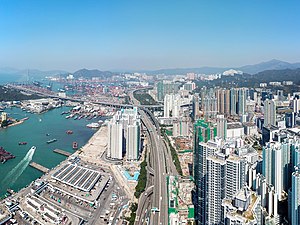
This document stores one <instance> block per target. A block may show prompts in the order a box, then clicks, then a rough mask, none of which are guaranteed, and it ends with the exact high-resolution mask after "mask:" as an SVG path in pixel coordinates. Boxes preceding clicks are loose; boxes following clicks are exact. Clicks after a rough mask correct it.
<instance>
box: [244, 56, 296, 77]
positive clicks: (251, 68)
mask: <svg viewBox="0 0 300 225" xmlns="http://www.w3.org/2000/svg"><path fill="white" fill-rule="evenodd" d="M297 68H300V63H288V62H284V61H280V60H277V59H272V60H270V61H267V62H262V63H258V64H254V65H247V66H242V67H239V70H241V71H243V72H244V73H249V74H256V73H259V72H262V71H266V70H284V69H297Z"/></svg>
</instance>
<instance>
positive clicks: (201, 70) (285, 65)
mask: <svg viewBox="0 0 300 225" xmlns="http://www.w3.org/2000/svg"><path fill="white" fill-rule="evenodd" d="M297 68H300V63H289V62H284V61H280V60H276V59H272V60H270V61H267V62H262V63H258V64H253V65H245V66H241V67H207V66H204V67H198V68H173V69H160V70H139V71H130V72H145V73H147V74H152V75H156V74H165V75H174V74H182V75H183V74H186V73H198V74H214V73H223V72H224V71H226V70H229V69H234V70H240V71H242V72H244V73H247V74H257V73H259V72H262V71H265V70H283V69H297ZM124 72H125V71H124ZM69 73H70V72H67V71H64V70H50V71H41V70H36V69H30V70H18V69H14V68H7V67H6V68H0V76H1V77H3V76H4V75H6V76H8V75H9V76H11V77H19V78H20V79H21V78H22V79H24V77H27V74H29V77H30V78H31V79H41V78H44V77H46V76H54V75H66V74H69ZM72 74H73V75H74V77H87V78H90V77H102V78H105V77H110V76H112V75H114V74H118V72H113V71H101V70H98V69H93V70H89V69H80V70H78V71H75V72H73V73H72Z"/></svg>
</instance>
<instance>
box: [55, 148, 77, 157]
mask: <svg viewBox="0 0 300 225" xmlns="http://www.w3.org/2000/svg"><path fill="white" fill-rule="evenodd" d="M53 152H55V153H58V154H61V155H64V156H67V157H69V156H70V155H72V153H70V152H66V151H64V150H61V149H54V150H53Z"/></svg>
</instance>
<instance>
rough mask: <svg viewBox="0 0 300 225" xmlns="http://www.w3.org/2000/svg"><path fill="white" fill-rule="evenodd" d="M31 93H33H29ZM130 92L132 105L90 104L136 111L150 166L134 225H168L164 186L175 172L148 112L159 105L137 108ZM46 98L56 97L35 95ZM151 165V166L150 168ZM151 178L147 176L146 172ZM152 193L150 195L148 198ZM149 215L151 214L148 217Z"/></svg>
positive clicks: (166, 148) (158, 130) (156, 122)
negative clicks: (146, 140) (144, 133)
mask: <svg viewBox="0 0 300 225" xmlns="http://www.w3.org/2000/svg"><path fill="white" fill-rule="evenodd" d="M12 87H13V88H18V89H20V90H23V91H31V92H32V90H30V89H26V88H24V87H22V86H12ZM33 92H34V91H33ZM133 92H134V91H131V92H129V93H128V94H129V97H130V98H131V100H132V103H133V104H132V105H130V104H119V103H108V102H92V103H95V104H101V105H107V106H115V107H133V106H136V107H139V109H140V111H139V112H140V115H141V120H142V122H143V124H144V126H145V127H146V128H147V131H148V135H149V140H150V143H149V144H150V145H151V148H150V153H149V160H148V161H149V162H150V163H148V165H149V166H151V167H150V168H149V169H148V170H147V171H148V175H147V177H148V178H149V182H147V187H146V191H145V192H144V193H142V195H141V197H140V199H139V204H138V210H137V216H136V222H135V225H142V224H143V222H145V221H146V220H149V222H150V223H149V224H151V225H167V224H168V199H167V182H166V177H167V176H168V175H177V171H176V168H175V166H174V163H173V160H172V157H171V153H170V150H169V148H168V147H167V145H166V144H165V143H164V141H163V138H162V136H161V131H160V127H159V124H158V121H157V120H156V118H155V117H154V115H153V114H152V112H151V111H150V110H149V109H148V108H158V107H161V105H155V106H153V105H151V106H145V105H140V103H139V102H138V101H137V100H136V99H135V98H134V97H133ZM38 94H41V95H44V96H47V97H55V98H58V96H56V95H49V94H44V93H38ZM61 99H63V100H71V101H79V102H82V101H84V100H81V99H73V98H70V97H68V98H61ZM150 164H151V165H150ZM149 171H151V173H152V175H153V172H154V177H153V176H152V175H151V174H150V172H149ZM152 193H153V194H152ZM151 208H157V209H158V210H157V211H156V212H151ZM150 212H151V213H150Z"/></svg>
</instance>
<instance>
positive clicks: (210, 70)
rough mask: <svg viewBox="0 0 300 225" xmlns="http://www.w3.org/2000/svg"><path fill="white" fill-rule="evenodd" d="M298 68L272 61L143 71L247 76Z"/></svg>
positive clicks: (149, 72)
mask: <svg viewBox="0 0 300 225" xmlns="http://www.w3.org/2000/svg"><path fill="white" fill-rule="evenodd" d="M297 68H300V63H289V62H284V61H280V60H277V59H272V60H270V61H267V62H261V63H258V64H253V65H245V66H241V67H208V66H204V67H198V68H175V69H160V70H152V71H143V72H146V73H148V74H154V75H155V74H165V75H171V74H186V73H198V74H215V73H223V72H224V71H226V70H229V69H234V70H240V71H242V72H244V73H247V74H256V73H259V72H262V71H265V70H283V69H297Z"/></svg>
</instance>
